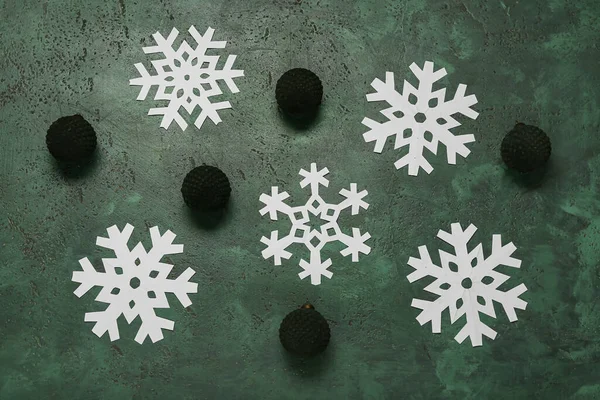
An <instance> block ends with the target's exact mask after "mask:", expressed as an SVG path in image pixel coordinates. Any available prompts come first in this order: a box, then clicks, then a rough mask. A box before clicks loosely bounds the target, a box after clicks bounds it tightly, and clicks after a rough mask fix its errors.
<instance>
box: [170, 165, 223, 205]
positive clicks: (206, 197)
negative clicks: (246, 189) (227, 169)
mask: <svg viewBox="0 0 600 400" xmlns="http://www.w3.org/2000/svg"><path fill="white" fill-rule="evenodd" d="M181 194H182V195H183V200H184V201H185V203H186V204H187V205H188V206H189V207H190V208H193V209H196V210H205V211H210V210H218V209H222V208H224V207H225V205H227V202H228V201H229V197H230V196H231V185H230V184H229V179H227V175H225V173H224V172H223V171H221V170H220V169H219V168H217V167H212V166H210V165H202V166H200V167H196V168H194V169H193V170H191V171H190V172H188V174H187V175H186V176H185V178H184V179H183V185H182V186H181Z"/></svg>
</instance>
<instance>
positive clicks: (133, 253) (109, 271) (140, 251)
mask: <svg viewBox="0 0 600 400" xmlns="http://www.w3.org/2000/svg"><path fill="white" fill-rule="evenodd" d="M107 232H108V237H107V238H105V237H100V236H99V237H98V238H96V245H97V246H100V247H104V248H106V249H110V250H112V251H113V252H114V253H115V258H103V259H102V264H103V265H104V269H105V271H106V272H97V271H96V270H95V269H94V267H93V266H92V264H91V263H90V261H89V260H88V259H87V257H86V258H82V259H81V260H79V264H80V265H81V267H82V268H83V271H74V272H73V278H72V281H73V282H78V283H80V285H79V287H78V288H77V289H76V290H75V292H74V293H75V295H76V296H77V297H81V296H83V295H84V294H86V293H87V292H88V291H89V290H90V289H91V288H92V287H94V286H101V287H102V290H101V291H100V293H99V294H98V296H97V297H96V301H98V302H101V303H106V304H108V307H107V308H106V309H105V310H104V311H98V312H90V313H86V314H85V319H84V320H85V321H86V322H95V324H94V328H93V329H92V332H94V333H95V334H96V335H97V336H98V337H102V336H103V335H104V334H105V333H106V332H108V335H109V336H110V340H111V341H115V340H117V339H119V326H118V324H117V319H118V318H119V317H120V316H121V315H123V316H124V317H125V319H126V321H127V322H128V323H131V322H133V320H134V319H136V318H137V317H138V316H139V317H140V318H141V320H142V325H141V326H140V329H139V330H138V333H137V335H136V337H135V341H136V342H138V343H140V344H142V343H143V342H144V340H145V338H146V336H150V339H151V340H152V342H153V343H155V342H157V341H159V340H161V339H163V334H162V330H163V329H168V330H173V327H174V326H175V323H174V322H173V321H171V320H169V319H165V318H161V317H159V316H157V315H156V313H155V312H154V309H156V308H169V302H168V300H167V297H166V295H165V294H166V293H173V294H175V296H177V299H178V300H179V302H180V303H181V305H182V306H184V307H188V306H190V305H191V304H192V302H191V300H190V298H189V297H188V294H189V293H197V291H198V284H197V283H193V282H190V281H189V280H190V278H191V277H192V276H193V275H194V274H195V273H196V272H195V271H194V270H193V269H191V268H187V269H186V270H185V271H184V272H183V273H182V274H181V275H179V277H177V278H176V279H169V278H168V275H169V273H170V272H171V269H173V266H172V265H170V264H166V263H163V262H161V261H160V260H161V259H162V258H163V256H165V255H167V254H178V253H182V252H183V245H181V244H172V243H173V240H174V239H175V234H173V233H172V232H171V231H166V232H165V233H164V234H163V235H162V236H161V234H160V232H159V231H158V227H156V226H155V227H153V228H150V237H151V239H152V249H151V250H150V251H149V252H146V250H145V249H144V245H142V243H138V244H137V245H136V246H135V247H134V248H133V249H132V250H129V247H128V245H127V242H128V241H129V238H130V237H131V233H132V232H133V226H131V225H130V224H127V225H126V226H125V229H123V231H119V228H117V226H116V225H113V226H111V227H110V228H108V229H107Z"/></svg>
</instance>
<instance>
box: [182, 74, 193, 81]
mask: <svg viewBox="0 0 600 400" xmlns="http://www.w3.org/2000/svg"><path fill="white" fill-rule="evenodd" d="M183 79H185V80H186V81H189V80H190V79H192V77H191V76H190V75H189V74H186V75H185V76H184V77H183Z"/></svg>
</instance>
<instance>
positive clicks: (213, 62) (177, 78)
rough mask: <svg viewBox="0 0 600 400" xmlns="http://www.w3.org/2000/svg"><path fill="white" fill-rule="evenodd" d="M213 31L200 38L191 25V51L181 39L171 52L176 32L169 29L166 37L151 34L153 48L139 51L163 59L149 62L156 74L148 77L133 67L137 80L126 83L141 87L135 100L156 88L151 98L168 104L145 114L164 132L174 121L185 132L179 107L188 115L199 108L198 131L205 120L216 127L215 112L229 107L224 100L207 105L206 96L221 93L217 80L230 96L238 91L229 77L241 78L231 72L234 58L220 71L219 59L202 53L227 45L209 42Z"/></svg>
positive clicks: (141, 67)
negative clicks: (156, 117) (157, 120)
mask: <svg viewBox="0 0 600 400" xmlns="http://www.w3.org/2000/svg"><path fill="white" fill-rule="evenodd" d="M214 32H215V30H214V29H212V28H208V29H207V30H206V32H205V33H204V35H200V33H198V31H197V30H196V28H194V26H192V27H190V29H189V33H190V34H191V35H192V37H193V38H194V40H195V41H196V43H197V46H196V48H192V47H191V46H190V45H189V44H188V43H187V42H186V41H185V40H184V41H183V43H182V44H181V46H179V48H178V49H177V50H175V49H174V48H173V43H174V42H175V39H176V38H177V35H178V34H179V31H178V30H177V29H175V28H173V30H172V31H171V33H170V34H169V36H168V37H167V38H164V37H163V36H162V35H161V34H160V33H159V32H156V33H155V34H154V35H152V37H153V38H154V40H155V41H156V46H148V47H144V48H143V50H144V53H146V54H154V53H163V54H164V56H165V58H163V59H160V60H154V61H152V66H153V67H154V69H155V70H156V75H150V73H149V72H148V71H146V68H145V67H144V65H143V64H141V63H138V64H135V67H136V68H137V70H138V71H139V73H140V75H141V77H139V78H135V79H131V80H130V81H129V84H130V85H135V86H141V87H142V88H141V90H140V94H139V95H138V97H137V100H144V99H146V96H147V95H148V92H149V91H150V89H151V88H152V87H153V86H157V91H156V95H155V96H154V99H155V100H166V101H168V102H169V104H168V105H167V106H166V107H157V108H151V109H150V111H149V112H148V115H162V116H163V119H162V122H161V124H160V126H161V128H165V129H168V128H169V126H170V125H171V123H172V122H173V121H175V122H176V123H177V124H178V125H179V127H180V128H181V129H182V130H185V129H186V128H187V126H188V124H187V123H186V122H185V121H184V119H183V117H182V116H181V114H180V108H182V107H183V109H184V110H185V111H187V112H188V114H190V115H191V114H192V112H193V111H194V109H195V108H196V107H200V108H201V110H202V111H201V112H200V115H199V116H198V118H196V121H195V123H194V124H195V125H196V127H198V129H200V128H201V127H202V124H203V123H204V121H205V120H206V118H209V119H210V120H211V121H213V122H214V123H215V124H218V123H219V122H221V118H220V117H219V114H218V111H219V110H222V109H225V108H231V103H229V102H228V101H222V102H219V103H211V102H210V97H213V96H218V95H221V94H223V92H222V91H221V88H220V87H219V81H223V82H225V84H226V85H227V87H228V88H229V90H230V91H231V92H232V93H237V92H239V89H238V88H237V86H236V85H235V83H234V82H233V78H238V77H240V76H244V71H242V70H238V69H232V67H233V63H234V62H235V58H236V56H234V55H230V56H228V57H227V61H225V65H224V66H223V69H221V70H218V69H217V63H218V61H219V58H220V57H219V56H209V55H206V54H205V53H206V51H207V50H208V49H222V48H225V45H226V44H227V42H225V41H222V42H221V41H219V42H215V41H212V37H213V34H214Z"/></svg>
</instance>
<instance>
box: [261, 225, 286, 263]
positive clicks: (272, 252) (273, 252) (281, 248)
mask: <svg viewBox="0 0 600 400" xmlns="http://www.w3.org/2000/svg"><path fill="white" fill-rule="evenodd" d="M278 237H279V232H278V231H273V232H271V237H270V238H267V237H265V236H263V237H262V238H261V239H260V241H261V243H264V244H266V245H267V248H266V249H264V250H263V251H262V253H261V254H262V256H263V258H264V259H266V260H268V259H269V258H271V257H273V259H274V261H275V265H281V259H282V258H283V259H285V260H288V259H289V258H290V257H291V256H292V253H290V252H289V251H287V250H286V249H287V248H288V247H289V246H290V245H291V244H292V243H293V238H292V237H290V235H288V236H285V237H283V238H281V239H278Z"/></svg>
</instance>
